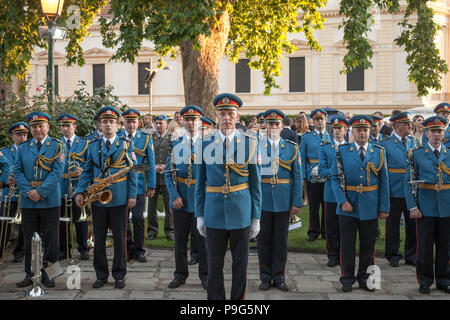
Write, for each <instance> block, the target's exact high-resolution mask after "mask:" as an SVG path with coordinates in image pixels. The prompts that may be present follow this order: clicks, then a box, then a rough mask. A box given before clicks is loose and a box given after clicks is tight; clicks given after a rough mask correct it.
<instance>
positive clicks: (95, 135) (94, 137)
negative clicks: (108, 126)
mask: <svg viewBox="0 0 450 320" xmlns="http://www.w3.org/2000/svg"><path fill="white" fill-rule="evenodd" d="M101 137H102V135H101V133H99V132H98V130H95V131H94V132H91V133H90V134H88V135H87V136H86V137H85V138H86V139H88V140H89V141H94V140H97V139H98V138H101Z"/></svg>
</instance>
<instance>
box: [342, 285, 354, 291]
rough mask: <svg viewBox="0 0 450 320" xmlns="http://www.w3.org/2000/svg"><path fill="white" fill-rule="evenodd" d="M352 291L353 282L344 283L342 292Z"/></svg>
mask: <svg viewBox="0 0 450 320" xmlns="http://www.w3.org/2000/svg"><path fill="white" fill-rule="evenodd" d="M351 291H352V285H351V284H344V285H342V292H351Z"/></svg>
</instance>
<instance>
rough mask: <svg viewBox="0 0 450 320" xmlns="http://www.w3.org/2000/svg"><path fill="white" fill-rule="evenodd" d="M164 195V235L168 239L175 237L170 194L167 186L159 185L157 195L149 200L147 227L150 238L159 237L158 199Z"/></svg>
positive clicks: (156, 190)
mask: <svg viewBox="0 0 450 320" xmlns="http://www.w3.org/2000/svg"><path fill="white" fill-rule="evenodd" d="M160 193H161V194H162V196H163V200H164V212H165V217H164V233H165V235H166V237H173V223H172V214H171V213H170V205H169V192H168V191H167V188H166V186H165V185H157V186H156V189H155V195H154V196H153V198H149V199H148V218H147V219H148V225H147V234H148V235H149V236H156V235H158V228H159V226H158V216H157V212H156V209H157V206H158V198H159V194H160Z"/></svg>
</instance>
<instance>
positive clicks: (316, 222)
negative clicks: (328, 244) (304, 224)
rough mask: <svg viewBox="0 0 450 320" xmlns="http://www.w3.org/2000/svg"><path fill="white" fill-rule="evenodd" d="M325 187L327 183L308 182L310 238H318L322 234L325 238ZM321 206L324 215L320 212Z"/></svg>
mask: <svg viewBox="0 0 450 320" xmlns="http://www.w3.org/2000/svg"><path fill="white" fill-rule="evenodd" d="M324 187H325V183H311V182H306V189H307V190H308V202H309V227H308V237H310V238H317V237H318V236H319V235H322V238H324V239H325V225H324V216H323V207H324V201H323V196H324ZM320 206H322V217H321V216H320V214H319V210H320Z"/></svg>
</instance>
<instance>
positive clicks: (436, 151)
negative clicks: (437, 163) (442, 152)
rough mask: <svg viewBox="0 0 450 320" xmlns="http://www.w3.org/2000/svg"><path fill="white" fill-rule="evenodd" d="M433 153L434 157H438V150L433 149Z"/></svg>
mask: <svg viewBox="0 0 450 320" xmlns="http://www.w3.org/2000/svg"><path fill="white" fill-rule="evenodd" d="M434 155H435V156H436V159H439V150H438V149H434Z"/></svg>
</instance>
